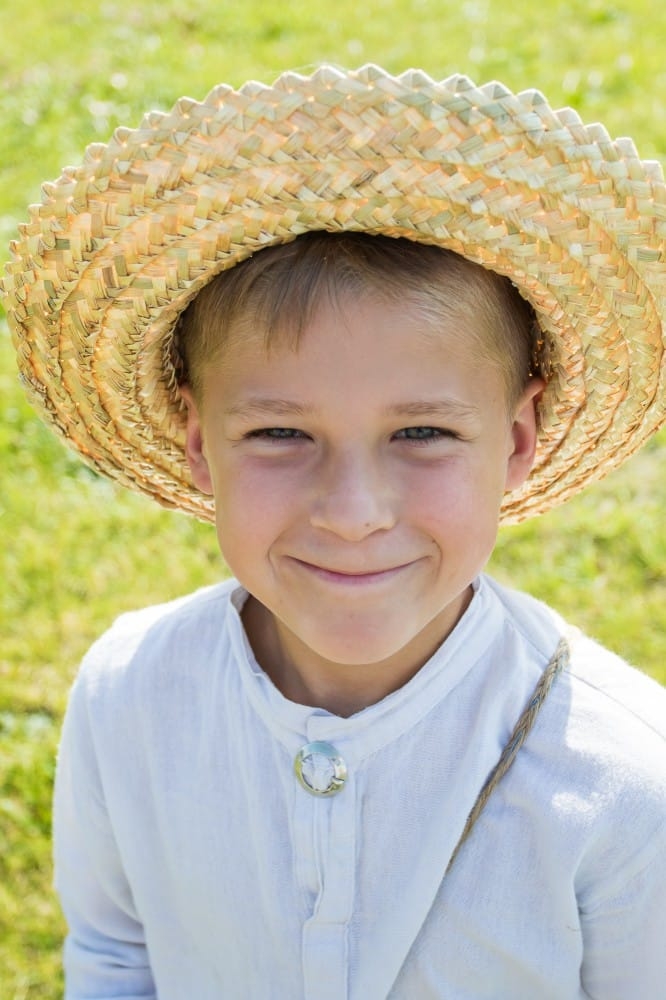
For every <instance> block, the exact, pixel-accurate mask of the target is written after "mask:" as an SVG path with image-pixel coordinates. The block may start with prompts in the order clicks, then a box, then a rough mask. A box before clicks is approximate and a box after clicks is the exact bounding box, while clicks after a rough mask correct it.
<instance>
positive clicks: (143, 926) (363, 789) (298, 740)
mask: <svg viewBox="0 0 666 1000" xmlns="http://www.w3.org/2000/svg"><path fill="white" fill-rule="evenodd" d="M246 596H247V595H246V593H245V591H243V590H242V589H241V588H240V587H239V586H238V585H237V584H236V583H235V582H234V581H229V582H226V583H224V584H221V585H219V586H216V587H213V588H208V589H205V590H203V591H200V592H198V593H196V594H194V595H192V596H191V597H189V598H184V599H181V600H179V601H176V602H173V603H171V604H167V605H164V606H161V607H157V608H151V609H147V610H145V611H140V612H137V613H133V614H129V615H125V616H123V617H122V618H120V619H119V620H118V621H117V622H116V624H115V625H114V626H113V627H112V628H111V630H110V631H109V632H108V633H107V634H106V635H105V636H103V637H102V638H101V639H100V640H99V641H98V642H97V643H96V644H95V645H94V646H93V647H92V649H91V651H90V652H89V654H88V656H87V657H86V659H85V660H84V663H83V666H82V669H81V672H80V674H79V677H78V680H77V682H76V684H75V686H74V689H73V692H72V695H71V699H70V703H69V707H68V712H67V717H66V722H65V726H64V730H63V737H62V745H61V750H60V755H59V762H58V770H57V780H56V794H55V813H54V824H55V860H56V883H57V888H58V891H59V893H60V896H61V900H62V905H63V909H64V912H65V915H66V917H67V920H68V924H69V931H70V933H69V937H68V941H67V944H66V948H65V967H66V977H67V994H66V996H67V998H68V1000H97V998H102V997H105V998H107V997H123V998H125V1000H129V998H131V1000H138V998H139V997H141V998H146V997H159V1000H220V998H232V1000H236V998H238V1000H272V998H275V1000H347V998H349V1000H385V998H391V1000H430V998H432V1000H435V998H438V1000H439V998H442V1000H443V998H445V1000H576V998H581V997H593V998H598V1000H638V998H640V1000H663V998H664V997H666V948H665V947H664V944H663V936H664V927H665V926H666V756H665V745H666V744H665V728H666V726H665V720H666V692H665V691H664V690H663V689H662V688H660V687H659V686H658V685H657V684H656V683H654V682H652V681H650V680H648V679H647V678H645V677H643V676H642V675H640V674H638V673H637V672H635V671H633V670H631V668H629V667H627V666H626V665H625V664H624V663H623V662H621V661H620V660H619V659H618V658H617V657H615V656H613V655H612V654H610V653H608V652H607V651H605V650H603V649H602V648H600V647H599V646H597V645H595V644H594V643H593V642H591V641H590V640H588V639H585V638H584V637H582V636H577V637H574V639H573V642H572V662H571V665H570V667H569V668H568V669H567V670H566V671H565V672H564V673H563V674H562V675H561V676H560V677H559V678H558V679H557V680H556V682H555V685H554V687H553V689H552V690H551V692H550V694H549V695H548V698H547V700H546V702H545V705H544V707H543V709H542V711H541V714H540V715H539V717H538V719H537V722H536V724H535V727H534V729H533V730H532V732H531V733H530V735H529V737H528V739H527V742H526V743H525V745H524V746H523V748H522V749H521V750H520V752H519V754H518V757H517V759H516V762H515V763H514V765H513V768H512V769H511V771H510V772H509V774H508V775H507V776H506V777H505V778H504V780H503V781H502V782H501V784H500V785H499V786H498V787H497V788H496V789H495V791H494V792H493V794H492V796H491V798H490V800H489V802H488V804H487V806H486V808H485V810H484V811H483V813H482V815H481V817H480V819H479V821H478V823H477V825H476V826H475V828H474V830H473V832H472V834H471V836H470V838H469V840H468V841H467V842H466V843H465V845H464V846H463V848H462V850H461V852H460V854H459V855H458V857H457V859H456V860H455V862H454V865H453V867H452V869H451V871H450V873H449V874H448V875H447V876H446V877H444V873H445V871H446V868H447V864H448V862H449V859H450V857H451V854H452V852H453V850H454V848H455V846H456V843H457V841H458V839H459V837H460V834H461V831H462V829H463V826H464V824H465V820H466V818H467V815H468V813H469V811H470V809H471V808H472V805H473V804H474V801H475V799H476V797H477V795H478V792H479V789H480V788H481V786H482V785H483V782H484V780H485V779H486V777H487V775H488V773H489V772H490V770H491V769H492V767H493V766H494V765H495V763H496V762H497V759H498V758H499V755H500V753H501V750H502V748H503V746H504V744H505V742H506V740H507V739H508V737H509V735H510V733H511V731H512V729H513V727H514V724H515V722H516V719H517V717H518V716H519V714H520V712H521V711H522V709H523V707H524V706H525V704H526V703H527V701H528V700H529V698H530V696H531V694H532V692H533V689H534V687H535V684H536V682H537V680H538V677H539V675H540V673H541V672H542V671H543V669H544V667H545V666H546V664H547V662H548V660H549V658H550V657H551V656H552V654H553V652H554V650H555V648H556V646H557V644H558V640H559V638H560V636H561V634H562V632H563V629H564V625H563V623H562V622H561V620H560V619H559V618H558V617H557V616H556V615H555V614H554V612H552V611H551V610H550V609H548V608H546V607H545V606H543V605H541V604H539V603H537V602H536V601H534V600H533V599H531V598H529V597H527V596H525V595H522V594H517V593H514V592H511V591H508V590H506V589H504V588H501V587H500V586H499V585H497V584H496V583H494V582H492V581H491V580H489V579H488V578H487V577H483V578H481V580H480V581H478V583H477V584H476V585H475V595H474V598H473V600H472V602H471V604H470V607H469V609H468V610H467V612H466V613H465V615H464V616H463V618H462V619H461V621H460V622H459V624H458V625H457V627H456V628H455V629H454V631H453V632H452V633H451V635H450V636H449V637H448V638H447V639H446V641H445V642H444V643H443V645H442V646H441V648H440V649H439V650H438V651H437V652H436V653H435V655H434V656H433V657H432V659H431V660H430V661H428V663H427V664H426V665H425V666H424V667H423V668H422V669H421V670H420V671H419V672H418V673H417V674H416V676H415V677H414V678H413V679H412V680H411V681H409V683H408V684H406V685H405V686H404V687H403V688H401V689H400V690H398V691H396V692H395V693H393V694H391V695H389V696H388V697H387V698H385V699H384V700H383V701H381V702H379V703H378V704H376V705H373V706H371V707H369V708H367V709H365V710H364V711H361V712H359V713H358V714H356V715H354V716H352V717H350V718H339V717H337V716H334V715H331V714H329V713H328V712H326V711H323V710H321V709H317V708H308V707H306V706H303V705H298V704H294V703H293V702H290V701H288V700H286V699H285V698H284V697H283V696H282V695H281V694H280V693H279V691H278V690H277V689H276V688H275V687H274V686H273V684H272V683H271V681H270V680H269V679H268V677H267V676H266V674H265V673H264V672H263V671H262V670H261V669H260V667H259V666H258V665H257V663H256V661H255V659H254V657H253V655H252V652H251V649H250V647H249V645H248V642H247V639H246V636H245V633H244V630H243V626H242V622H241V619H240V615H239V612H240V609H241V608H242V605H243V602H244V600H245V599H246ZM316 740H324V741H328V742H330V743H332V744H333V745H334V746H335V747H336V748H337V750H338V751H339V753H340V754H341V755H342V757H343V758H344V760H345V762H346V765H347V768H348V778H347V781H346V784H345V786H344V788H343V789H342V790H341V791H340V792H339V793H338V794H337V795H335V796H333V797H330V798H320V797H315V796H313V795H311V794H309V793H308V792H307V791H306V790H304V789H303V788H302V787H301V786H300V785H299V783H298V782H297V780H296V778H295V775H294V770H293V763H294V758H295V756H296V754H297V752H298V750H299V748H300V747H301V746H303V744H305V743H307V742H310V741H316Z"/></svg>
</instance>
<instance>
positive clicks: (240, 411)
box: [224, 396, 312, 417]
mask: <svg viewBox="0 0 666 1000" xmlns="http://www.w3.org/2000/svg"><path fill="white" fill-rule="evenodd" d="M224 412H225V414H226V415H227V416H229V417H239V416H243V417H244V416H247V415H251V416H254V415H256V416H268V417H270V416H273V417H274V416H297V417H302V416H305V415H306V414H308V413H311V412H312V407H311V406H309V405H308V406H304V405H303V404H302V403H297V402H296V401H295V400H293V399H278V398H276V397H274V396H267V397H264V396H253V397H251V398H250V399H246V400H243V402H242V403H236V404H234V405H233V406H229V407H227V409H226V410H225V411H224Z"/></svg>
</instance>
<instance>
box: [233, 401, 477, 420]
mask: <svg viewBox="0 0 666 1000" xmlns="http://www.w3.org/2000/svg"><path fill="white" fill-rule="evenodd" d="M314 409H315V408H314V406H312V405H311V404H309V403H308V404H304V403H298V402H296V400H293V399H280V398H277V397H274V396H256V397H251V398H250V399H246V400H243V402H241V403H235V404H234V405H233V406H229V407H227V408H226V409H225V411H224V412H225V414H226V415H227V416H230V417H238V416H243V417H245V416H266V417H275V416H296V417H303V416H308V415H309V414H312V413H313V412H314ZM387 413H388V414H389V416H392V417H438V418H440V419H448V420H451V419H459V420H464V419H470V418H473V417H478V415H479V408H478V407H477V406H474V405H472V404H469V403H462V402H460V401H459V400H456V399H417V400H411V401H410V402H405V403H396V404H395V405H394V406H390V407H389V408H388V409H387Z"/></svg>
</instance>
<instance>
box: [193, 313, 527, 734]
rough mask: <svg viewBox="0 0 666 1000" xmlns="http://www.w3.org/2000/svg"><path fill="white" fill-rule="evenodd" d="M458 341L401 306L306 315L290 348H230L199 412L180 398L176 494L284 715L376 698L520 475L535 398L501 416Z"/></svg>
mask: <svg viewBox="0 0 666 1000" xmlns="http://www.w3.org/2000/svg"><path fill="white" fill-rule="evenodd" d="M464 339H465V338H464V335H463V336H461V335H460V330H459V329H457V328H456V329H444V330H439V331H437V333H434V332H433V331H432V329H430V328H429V327H428V325H427V324H426V322H425V321H424V320H423V319H422V318H421V317H420V316H419V314H418V313H417V311H416V310H415V309H414V308H410V307H409V306H408V305H406V306H396V305H391V304H386V303H383V302H380V301H377V300H375V299H371V298H369V297H368V298H364V299H361V300H356V301H352V302H347V303H346V304H345V303H343V304H342V305H341V306H339V307H336V308H334V307H333V306H330V305H324V306H322V307H320V309H319V310H318V312H317V313H316V315H315V317H314V319H313V321H312V322H311V324H310V325H309V327H308V328H307V329H306V330H305V332H304V333H303V335H302V337H301V340H300V343H299V345H298V347H297V348H293V347H291V346H289V345H288V344H286V343H284V344H283V343H281V342H279V341H278V343H277V344H275V345H273V346H271V348H270V349H269V350H267V348H266V347H265V344H264V337H263V332H262V331H259V332H253V333H250V334H247V333H246V332H245V331H243V332H242V335H241V332H240V331H237V332H236V335H234V334H233V333H232V336H231V338H230V341H229V343H228V345H227V346H226V347H225V348H224V350H223V351H222V355H221V357H220V358H219V361H217V362H216V363H215V365H214V366H211V368H210V370H208V371H207V372H205V373H204V380H203V402H202V404H201V407H200V408H198V407H197V406H196V404H195V403H194V401H193V400H192V398H191V396H190V394H189V393H188V392H187V390H186V391H185V396H186V399H187V401H188V409H189V423H188V457H189V461H190V465H191V468H192V473H193V476H194V480H195V482H196V484H197V485H198V486H199V488H200V489H202V490H204V491H205V492H212V493H213V494H214V496H215V503H216V511H217V514H216V520H217V533H218V538H219V543H220V546H221V549H222V552H223V554H224V556H225V559H226V561H227V564H228V565H229V567H230V569H231V571H232V572H233V573H234V575H235V576H236V577H237V578H238V579H239V580H240V582H241V583H242V584H243V585H244V586H245V587H246V588H247V590H248V591H249V592H250V594H251V595H253V596H254V598H256V601H257V602H260V604H259V606H258V607H259V611H260V613H259V614H256V613H255V614H254V615H253V616H252V622H253V623H254V624H253V628H254V629H255V631H256V633H257V634H256V636H253V635H252V632H251V631H250V641H251V642H252V644H253V645H254V646H255V652H257V654H258V658H259V660H260V662H261V663H262V666H264V667H265V669H267V670H268V672H269V673H271V665H270V664H268V663H265V662H263V661H262V658H261V655H260V653H259V650H258V649H257V647H259V648H260V649H261V650H264V649H265V650H269V654H268V655H269V657H273V658H274V659H275V660H276V662H277V661H279V664H278V665H277V666H275V668H274V670H275V673H274V675H273V677H274V680H275V679H276V677H278V678H279V679H278V680H277V683H278V686H280V687H281V688H282V689H283V691H284V692H285V693H287V694H288V695H289V693H293V694H294V700H304V701H307V700H308V699H315V698H317V697H319V698H320V700H321V699H322V697H323V696H321V695H317V693H316V689H317V680H318V678H319V677H321V678H322V680H323V678H324V675H326V676H331V677H334V678H337V681H336V683H337V684H339V685H342V686H343V687H344V685H345V684H347V683H348V684H351V685H352V686H354V685H355V686H356V687H358V686H359V685H360V686H363V685H362V683H361V680H362V678H363V677H365V678H367V679H368V682H369V683H370V681H372V684H371V693H370V694H368V693H367V692H366V694H365V695H364V696H360V701H359V704H358V706H356V707H362V703H363V698H364V697H365V700H366V702H367V699H368V698H370V700H377V699H378V698H379V697H383V696H384V695H385V694H387V693H389V692H390V691H391V690H393V689H394V688H396V687H398V686H400V685H401V684H402V683H404V682H405V681H406V680H407V679H408V678H409V677H410V676H412V675H413V674H414V673H415V672H416V671H417V670H418V669H419V667H420V666H422V664H423V663H424V662H425V661H426V660H427V659H428V658H429V656H430V655H432V653H433V651H434V650H435V649H436V648H437V646H438V645H439V644H440V643H441V641H442V640H443V639H444V638H445V637H446V635H447V634H448V633H449V632H450V631H451V629H452V628H453V626H454V625H455V624H456V622H457V621H458V619H459V617H460V615H461V614H462V612H463V611H464V609H465V607H466V606H467V604H468V602H469V599H470V595H471V588H470V584H471V582H472V581H473V580H474V578H475V577H476V575H477V574H478V573H479V572H480V570H481V569H482V568H483V566H484V565H485V563H486V561H487V559H488V557H489V555H490V553H491V551H492V549H493V546H494V543H495V538H496V533H497V524H498V514H499V508H500V504H501V501H502V497H503V494H504V492H505V490H507V489H514V488H516V487H517V486H519V485H520V484H521V483H522V482H523V480H524V479H525V477H526V476H527V474H528V472H529V469H530V467H531V463H532V460H533V454H534V445H535V439H536V430H535V418H534V405H533V403H534V397H535V396H536V394H537V393H538V391H539V389H540V388H541V384H540V383H539V382H538V381H537V380H535V381H534V382H533V383H532V384H531V386H530V388H529V389H528V390H527V391H526V392H525V394H524V396H523V397H522V398H521V400H520V402H519V404H518V405H517V407H516V409H515V411H514V412H512V413H510V414H509V413H508V412H507V401H506V389H505V383H504V378H503V375H502V373H501V372H500V371H498V370H497V369H496V368H495V367H493V366H491V365H490V364H488V363H487V362H484V360H483V358H480V357H479V356H478V353H476V354H473V353H472V352H471V350H470V349H469V347H467V348H466V347H465V344H464V343H463V342H464ZM255 641H256V644H255ZM305 675H307V676H311V678H312V680H311V682H310V684H309V688H310V690H309V691H308V690H307V688H308V683H307V681H306V682H305V687H306V690H304V691H302V693H301V694H300V696H299V694H298V692H299V691H301V688H299V686H298V684H294V683H292V684H290V683H289V679H290V678H291V680H292V681H294V682H295V681H296V679H299V682H303V677H304V676H305ZM301 687H302V684H301ZM324 687H325V685H324ZM334 700H335V699H333V701H334ZM351 703H353V704H355V703H354V699H353V697H352V699H351ZM322 707H329V706H328V705H325V706H322ZM333 710H335V708H334V709H333ZM352 710H354V708H353V707H352ZM341 714H344V713H342V712H341ZM346 714H349V712H347V713H346Z"/></svg>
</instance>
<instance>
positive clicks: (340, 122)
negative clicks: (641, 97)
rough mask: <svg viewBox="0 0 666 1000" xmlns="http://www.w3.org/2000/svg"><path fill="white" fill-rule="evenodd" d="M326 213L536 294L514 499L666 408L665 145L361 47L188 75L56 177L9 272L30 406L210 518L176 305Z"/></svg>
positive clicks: (621, 450)
mask: <svg viewBox="0 0 666 1000" xmlns="http://www.w3.org/2000/svg"><path fill="white" fill-rule="evenodd" d="M315 229H316V230H329V231H332V232H338V231H342V230H355V231H363V232H369V233H381V234H384V235H388V236H396V237H398V236H402V237H407V238H409V239H412V240H415V241H419V242H424V243H431V244H436V245H439V246H442V247H446V248H449V249H451V250H454V251H456V252H458V253H460V254H462V255H463V256H465V257H467V258H468V259H470V260H473V261H475V262H477V263H479V264H481V265H483V266H484V267H487V268H490V269H492V270H494V271H497V272H499V273H501V274H504V275H507V276H508V277H509V278H510V279H511V280H512V281H513V282H514V284H515V285H516V287H517V288H518V290H519V291H520V293H521V294H522V295H523V296H524V297H525V298H526V299H527V300H528V301H529V302H530V303H531V304H532V305H533V307H534V309H535V311H536V314H537V318H538V320H539V323H540V325H541V328H542V330H543V333H544V336H545V338H546V340H547V343H548V353H549V357H550V376H549V379H548V384H547V387H546V389H545V392H544V394H543V397H542V399H541V402H540V411H539V419H540V429H539V442H538V448H537V455H536V461H535V464H534V468H533V471H532V473H531V475H530V477H529V479H528V480H527V482H526V483H525V484H524V485H523V486H522V487H521V488H520V489H518V490H515V491H513V492H511V493H508V494H507V495H506V497H505V500H504V504H503V506H502V511H501V519H502V521H503V522H505V523H507V522H511V521H518V520H521V519H522V518H524V517H527V516H531V515H533V514H537V513H541V512H543V511H545V510H548V509H549V508H550V507H552V506H554V505H555V504H558V503H560V502H562V501H564V500H566V499H567V498H568V497H570V496H571V495H572V494H574V493H576V492H577V491H578V490H580V489H581V488H582V487H584V486H585V485H587V484H588V483H590V482H592V481H594V480H596V479H599V478H601V477H602V476H603V475H605V474H606V473H607V472H609V471H610V470H611V469H613V468H615V467H616V466H617V465H619V464H620V463H621V462H622V461H624V460H625V459H626V458H627V457H628V456H629V455H631V454H632V453H633V452H634V451H635V450H636V449H637V448H639V447H640V446H641V445H642V444H643V443H644V441H645V440H646V439H647V438H648V437H649V436H650V435H651V434H652V433H654V432H655V431H656V430H657V429H658V428H659V426H660V425H661V424H662V423H663V422H664V420H665V419H666V391H665V383H666V360H665V358H666V352H665V339H664V318H665V315H666V187H665V185H664V180H663V174H662V171H661V168H660V166H659V164H657V163H653V162H644V161H641V160H639V158H638V156H637V154H636V151H635V149H634V147H633V145H632V144H631V142H630V141H628V140H615V141H611V139H610V138H609V137H608V135H607V134H606V132H605V131H604V129H603V128H602V127H601V126H599V125H592V126H584V125H583V124H582V123H581V122H580V119H579V118H578V116H577V115H576V114H575V112H573V111H571V110H570V109H564V110H560V111H553V110H552V109H551V108H550V107H549V105H548V104H547V102H546V101H545V99H544V98H543V97H542V95H541V94H539V93H538V92H536V91H528V92H525V93H521V94H517V95H514V94H512V93H510V92H509V91H507V90H506V89H505V88H504V87H502V86H501V85H499V84H496V83H493V84H488V85H487V86H485V87H482V88H477V87H475V86H474V85H473V84H472V83H471V82H470V81H469V80H468V79H467V78H465V77H459V76H457V77H451V78H450V79H448V80H445V81H443V82H441V83H435V82H433V81H432V80H430V79H429V78H428V77H427V76H425V75H424V74H422V73H418V72H415V71H410V72H408V73H405V74H403V75H402V76H399V77H393V76H390V75H388V74H386V73H384V72H383V71H382V70H380V69H379V68H377V67H373V66H366V67H364V68H362V69H361V70H358V71H355V72H341V71H338V70H333V69H330V68H328V67H324V68H322V69H320V70H318V71H317V72H316V73H314V74H313V75H312V76H310V77H302V76H299V75H296V74H285V75H283V76H282V77H280V79H279V80H278V81H277V82H276V83H275V84H274V86H272V87H265V86H263V85H260V84H256V83H251V84H246V85H245V86H244V87H242V88H241V89H240V90H238V91H235V90H232V89H231V88H229V87H224V86H221V87H218V88H216V89H215V90H214V91H212V92H211V94H209V96H208V97H207V98H206V100H205V101H203V102H201V103H199V102H196V101H192V100H189V99H182V100H181V101H179V102H178V103H177V104H176V106H175V107H174V109H173V110H172V111H171V112H170V113H168V114H161V113H156V112H153V113H151V114H149V115H148V116H147V117H146V118H145V119H144V121H143V122H142V123H141V125H140V127H139V128H138V129H135V130H128V129H119V130H117V131H116V133H115V135H114V137H113V139H112V140H111V142H109V143H108V144H105V145H102V144H96V145H93V146H91V147H89V149H88V150H87V153H86V159H85V161H84V163H83V164H82V165H81V166H80V167H78V168H68V169H66V170H65V171H64V172H63V174H62V176H61V177H60V179H59V180H58V181H56V182H55V183H54V184H49V185H45V187H44V195H43V203H42V204H41V205H38V206H32V208H31V220H30V222H28V223H27V224H25V225H24V226H22V227H21V229H20V238H19V239H18V240H17V241H16V242H15V243H14V244H13V245H12V252H13V258H14V259H13V262H12V263H11V264H10V265H8V269H7V277H5V279H4V281H3V286H4V292H5V302H6V305H7V309H8V316H9V322H10V327H11V329H12V333H13V337H14V341H15V344H16V348H17V353H18V358H19V367H20V369H21V372H22V376H23V379H24V382H25V384H26V387H27V389H28V392H29V394H30V395H31V397H32V399H33V401H34V402H35V404H36V406H37V407H38V409H39V410H40V412H41V414H42V415H43V416H44V417H45V419H46V420H47V421H48V422H49V423H51V424H52V425H53V426H54V428H55V429H56V430H57V431H58V432H59V433H60V434H61V435H63V436H64V438H65V439H66V440H67V441H68V442H69V443H70V444H71V445H72V446H73V447H74V448H75V449H77V450H78V451H79V453H80V454H81V455H82V456H83V458H84V459H85V460H86V461H87V462H88V463H89V464H91V465H92V466H93V467H94V468H95V469H97V470H98V471H100V472H102V473H104V474H105V475H108V476H110V477H112V478H113V479H116V480H117V481H119V482H121V483H123V484H124V485H126V486H128V487H130V488H132V489H135V490H139V491H141V492H143V493H146V494H148V495H149V496H151V497H153V498H155V499H156V500H158V501H159V502H160V503H162V504H164V505H166V506H171V507H176V508H179V509H181V510H184V511H187V512H189V513H192V514H195V515H196V516H198V517H200V518H204V519H212V518H213V517H214V505H213V501H212V499H211V498H210V497H208V496H205V495H203V494H202V493H200V492H199V491H198V490H197V489H196V488H195V487H194V485H193V483H192V480H191V476H190V472H189V469H188V466H187V461H186V458H185V451H184V430H185V411H184V407H183V404H182V400H181V399H180V396H179V392H178V387H177V384H176V375H175V371H174V368H173V361H172V351H171V341H172V337H173V330H174V326H175V324H176V322H177V320H178V317H179V315H180V313H181V312H182V311H183V309H184V308H185V307H186V306H187V304H188V303H189V302H190V301H191V299H192V298H193V297H194V296H195V295H196V294H197V292H198V291H199V290H200V289H201V288H202V287H203V286H204V285H205V284H206V283H207V282H208V281H210V280H211V279H212V278H213V277H214V276H215V275H217V274H219V273H220V272H221V271H223V270H225V269H226V268H230V267H233V266H234V265H235V264H237V263H238V262H239V261H241V260H243V259H245V258H247V257H248V256H249V255H251V254H252V253H254V252H256V251H257V250H259V249H261V248H263V247H266V246H269V245H271V244H275V243H281V242H286V241H288V240H291V239H294V238H295V237H297V236H298V235H299V234H301V233H304V232H307V231H309V230H315Z"/></svg>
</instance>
